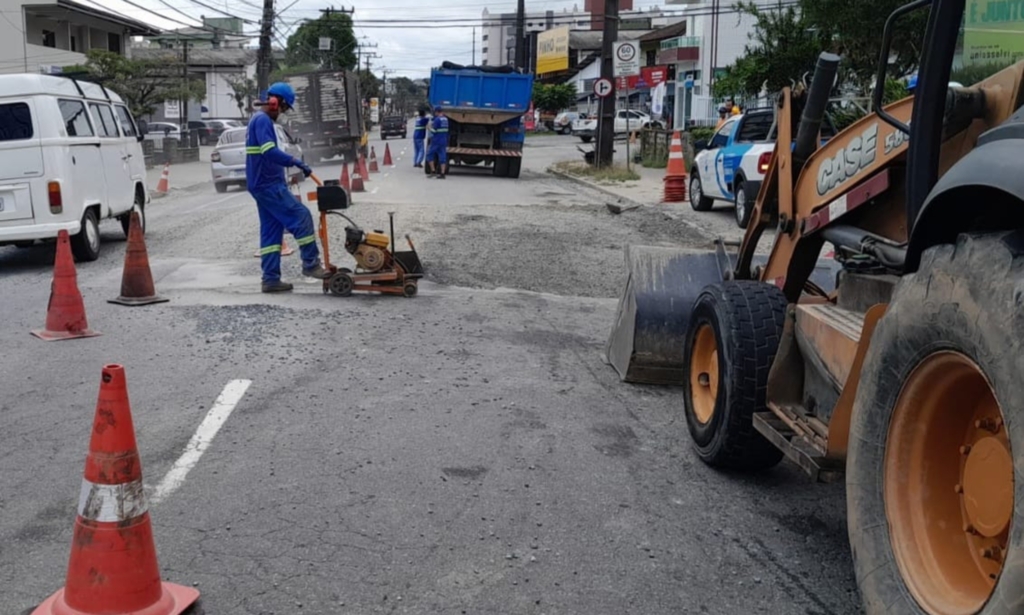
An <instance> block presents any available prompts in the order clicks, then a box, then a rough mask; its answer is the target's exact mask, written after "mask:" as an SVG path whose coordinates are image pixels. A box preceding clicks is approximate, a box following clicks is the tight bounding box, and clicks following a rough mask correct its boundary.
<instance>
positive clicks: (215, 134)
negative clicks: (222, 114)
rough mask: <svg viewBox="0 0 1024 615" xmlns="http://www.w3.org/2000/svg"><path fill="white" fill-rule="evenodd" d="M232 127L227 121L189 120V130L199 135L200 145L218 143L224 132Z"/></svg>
mask: <svg viewBox="0 0 1024 615" xmlns="http://www.w3.org/2000/svg"><path fill="white" fill-rule="evenodd" d="M228 128H231V126H229V125H228V123H227V120H189V122H188V129H189V130H195V131H197V132H198V133H199V145H210V144H212V143H216V142H217V139H219V138H220V136H221V135H222V134H224V131H225V130H227V129H228Z"/></svg>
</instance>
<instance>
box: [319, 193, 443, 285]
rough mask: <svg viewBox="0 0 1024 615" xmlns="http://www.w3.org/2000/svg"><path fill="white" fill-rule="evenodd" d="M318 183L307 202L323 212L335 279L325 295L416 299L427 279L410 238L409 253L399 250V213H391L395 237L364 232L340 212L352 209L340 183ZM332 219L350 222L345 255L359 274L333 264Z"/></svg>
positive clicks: (324, 242) (323, 235)
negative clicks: (361, 294)
mask: <svg viewBox="0 0 1024 615" xmlns="http://www.w3.org/2000/svg"><path fill="white" fill-rule="evenodd" d="M310 177H311V178H312V179H313V181H314V182H316V185H317V189H316V192H310V193H309V194H308V195H307V198H309V200H311V201H316V203H317V209H318V210H319V211H320V231H319V234H320V244H321V246H322V247H323V251H324V267H325V268H327V270H328V271H330V272H331V274H332V275H331V276H330V277H329V278H327V279H326V280H324V293H325V294H326V293H331V294H332V295H335V296H338V297H347V296H349V295H351V294H352V292H353V291H357V290H358V291H365V292H373V293H388V294H392V295H404V296H406V297H412V296H413V295H415V294H416V291H417V288H418V282H417V281H418V280H419V279H420V278H422V277H423V265H422V264H421V263H420V258H419V256H418V255H417V254H416V246H414V245H413V243H412V239H410V238H409V235H406V236H405V240H406V241H407V242H408V243H409V250H407V251H402V252H398V251H396V250H395V212H388V218H389V220H390V224H391V236H390V237H389V236H388V235H385V234H384V231H380V230H374V231H364V230H363V229H361V228H360V227H359V225H358V224H356V223H355V222H354V221H353V220H352V218H349V217H348V216H346V215H345V214H343V213H341V211H340V210H343V209H348V206H349V200H348V193H346V192H345V189H344V188H343V187H342V186H341V182H339V181H337V180H328V181H326V182H321V181H320V179H318V178H317V177H316V175H311V176H310ZM328 216H338V217H340V218H344V219H345V220H347V221H348V223H349V224H350V225H351V226H346V227H345V251H346V252H348V253H349V254H351V255H352V257H353V258H354V259H355V261H356V268H355V271H353V270H351V269H348V268H345V267H338V266H336V265H332V264H331V248H330V242H329V240H328V233H327V228H328V225H327V218H328Z"/></svg>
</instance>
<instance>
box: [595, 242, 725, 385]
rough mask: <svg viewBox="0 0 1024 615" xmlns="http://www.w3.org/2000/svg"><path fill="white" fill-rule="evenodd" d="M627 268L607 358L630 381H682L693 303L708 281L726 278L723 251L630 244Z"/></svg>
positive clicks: (623, 378)
mask: <svg viewBox="0 0 1024 615" xmlns="http://www.w3.org/2000/svg"><path fill="white" fill-rule="evenodd" d="M626 272H627V278H626V288H625V290H624V291H623V293H622V297H621V298H620V299H619V308H618V311H617V313H616V315H615V324H614V327H613V329H612V334H611V337H610V338H609V339H608V346H607V348H606V349H605V359H606V361H607V362H608V363H610V364H611V366H612V367H614V368H615V371H617V372H618V373H619V377H620V378H621V379H622V380H625V381H626V382H636V383H645V384H683V382H684V376H683V345H684V338H685V337H686V327H687V325H688V324H689V321H690V308H691V307H692V306H693V302H694V301H696V299H697V296H698V295H699V294H700V292H701V291H702V290H704V287H705V286H707V285H709V284H715V283H717V282H721V281H722V266H721V264H720V260H719V255H718V254H716V253H715V252H708V251H701V252H693V251H686V250H681V249H679V248H660V247H653V246H626Z"/></svg>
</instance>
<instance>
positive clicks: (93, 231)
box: [71, 208, 100, 261]
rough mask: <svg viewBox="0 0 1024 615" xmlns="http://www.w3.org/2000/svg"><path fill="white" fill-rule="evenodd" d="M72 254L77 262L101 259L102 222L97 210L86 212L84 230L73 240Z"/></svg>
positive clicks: (83, 220) (83, 221)
mask: <svg viewBox="0 0 1024 615" xmlns="http://www.w3.org/2000/svg"><path fill="white" fill-rule="evenodd" d="M71 253H72V254H74V255H75V260H77V261H94V260H96V259H97V258H99V257H100V222H99V220H97V219H96V210H95V209H93V208H89V209H86V210H85V214H84V215H83V216H82V230H80V231H78V234H77V235H75V236H74V237H72V238H71Z"/></svg>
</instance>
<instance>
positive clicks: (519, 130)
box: [429, 62, 533, 178]
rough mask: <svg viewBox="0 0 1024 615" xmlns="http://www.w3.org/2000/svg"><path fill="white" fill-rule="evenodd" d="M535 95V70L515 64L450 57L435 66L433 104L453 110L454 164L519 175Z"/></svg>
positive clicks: (450, 153) (501, 174)
mask: <svg viewBox="0 0 1024 615" xmlns="http://www.w3.org/2000/svg"><path fill="white" fill-rule="evenodd" d="M532 97H533V75H529V74H522V73H519V72H515V71H513V70H512V69H508V68H496V67H476V66H459V65H456V64H451V63H448V62H445V63H444V64H443V65H442V66H441V68H435V69H434V70H433V71H431V73H430V95H429V99H430V106H431V107H441V108H442V109H444V111H445V114H446V115H447V116H448V161H449V165H450V166H455V167H466V168H469V167H473V166H476V167H478V168H481V169H486V168H490V170H491V173H492V174H493V175H494V176H496V177H511V178H517V177H519V170H520V168H521V166H522V161H523V143H524V141H525V137H526V130H525V127H524V125H523V115H524V114H525V113H526V112H527V111H529V109H530V99H531V98H532Z"/></svg>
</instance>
